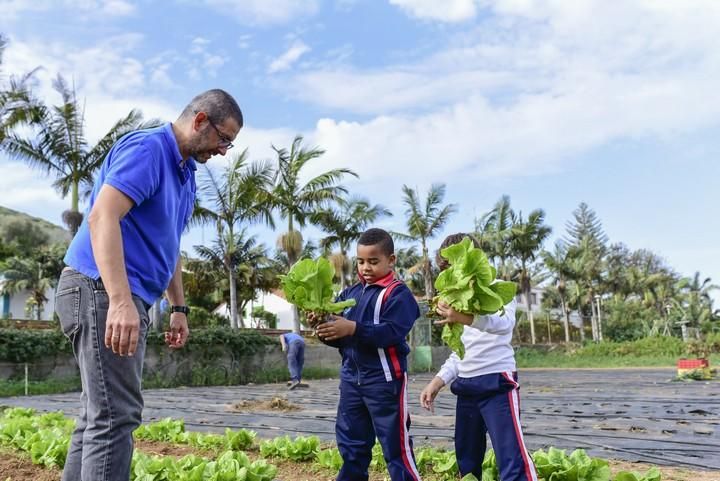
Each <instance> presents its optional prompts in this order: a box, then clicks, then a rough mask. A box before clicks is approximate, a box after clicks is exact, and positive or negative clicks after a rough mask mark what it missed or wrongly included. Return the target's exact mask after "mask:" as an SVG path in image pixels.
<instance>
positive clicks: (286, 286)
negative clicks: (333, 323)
mask: <svg viewBox="0 0 720 481" xmlns="http://www.w3.org/2000/svg"><path fill="white" fill-rule="evenodd" d="M334 276H335V268H334V267H333V266H332V264H330V261H328V260H327V259H325V258H324V257H319V258H318V259H317V260H312V259H303V260H301V261H299V262H297V263H295V265H293V266H292V268H291V269H290V272H288V273H287V275H285V276H281V283H282V288H283V292H285V297H286V298H287V301H288V302H290V303H291V304H295V305H296V306H297V307H298V308H300V309H302V310H304V311H308V312H312V313H314V314H316V318H318V319H320V320H323V319H324V318H325V317H326V316H327V315H328V314H337V313H339V312H342V311H343V310H344V309H345V308H347V307H350V306H354V305H355V300H354V299H348V300H347V301H342V302H333V301H334V298H335V295H334V293H333V277H334Z"/></svg>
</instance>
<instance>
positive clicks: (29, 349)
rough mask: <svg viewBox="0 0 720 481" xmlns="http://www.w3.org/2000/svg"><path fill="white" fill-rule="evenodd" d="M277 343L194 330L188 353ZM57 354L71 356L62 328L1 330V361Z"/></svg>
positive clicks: (161, 339) (155, 336) (156, 336)
mask: <svg viewBox="0 0 720 481" xmlns="http://www.w3.org/2000/svg"><path fill="white" fill-rule="evenodd" d="M147 344H148V346H164V345H165V334H164V333H162V332H157V331H150V332H149V333H148V340H147ZM273 344H275V340H274V339H271V338H269V337H267V336H263V335H262V334H260V333H258V332H255V331H252V330H249V329H240V330H238V329H236V330H232V329H229V328H227V327H213V328H208V329H194V330H191V338H190V342H189V343H188V345H187V346H186V347H185V348H184V351H185V352H195V351H204V350H207V349H208V347H215V346H223V347H224V348H227V349H230V350H232V351H233V352H238V353H243V354H244V355H247V354H252V353H255V352H257V351H258V350H259V349H261V348H262V347H263V346H267V345H273ZM58 354H72V346H71V345H70V342H68V340H67V338H66V337H65V336H64V335H63V333H62V332H61V331H60V330H59V329H42V330H41V329H12V328H7V329H4V328H2V329H0V362H15V363H25V362H28V363H31V362H35V361H39V360H41V359H43V358H47V357H52V356H56V355H58Z"/></svg>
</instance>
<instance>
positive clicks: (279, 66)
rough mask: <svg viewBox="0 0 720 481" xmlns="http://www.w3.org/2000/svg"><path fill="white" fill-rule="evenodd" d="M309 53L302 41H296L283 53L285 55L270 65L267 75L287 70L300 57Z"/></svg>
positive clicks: (308, 48)
mask: <svg viewBox="0 0 720 481" xmlns="http://www.w3.org/2000/svg"><path fill="white" fill-rule="evenodd" d="M309 51H310V47H308V46H307V45H306V44H305V43H304V42H303V41H302V40H296V41H295V42H294V43H293V44H292V45H291V46H290V48H288V49H287V50H286V51H285V53H283V54H282V55H280V56H279V57H278V58H276V59H275V60H273V61H272V62H271V63H270V66H269V67H268V73H271V74H272V73H277V72H282V71H283V70H287V69H289V68H290V67H291V66H292V65H293V64H294V63H295V62H297V61H298V60H299V59H300V57H302V56H303V55H304V54H305V53H307V52H309Z"/></svg>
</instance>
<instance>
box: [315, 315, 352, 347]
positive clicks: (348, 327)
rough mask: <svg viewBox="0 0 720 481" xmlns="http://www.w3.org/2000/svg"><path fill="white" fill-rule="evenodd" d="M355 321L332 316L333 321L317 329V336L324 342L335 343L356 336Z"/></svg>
mask: <svg viewBox="0 0 720 481" xmlns="http://www.w3.org/2000/svg"><path fill="white" fill-rule="evenodd" d="M355 326H356V324H355V321H350V320H348V319H345V318H344V317H340V316H332V321H330V322H324V323H322V324H320V325H319V326H318V328H317V335H318V337H319V338H320V339H321V340H323V341H334V340H336V339H340V338H342V337H346V336H352V335H353V334H355Z"/></svg>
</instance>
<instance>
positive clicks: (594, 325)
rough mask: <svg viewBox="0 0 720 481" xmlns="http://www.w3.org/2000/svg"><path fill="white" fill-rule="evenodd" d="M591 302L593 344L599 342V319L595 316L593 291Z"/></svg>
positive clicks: (590, 297)
mask: <svg viewBox="0 0 720 481" xmlns="http://www.w3.org/2000/svg"><path fill="white" fill-rule="evenodd" d="M589 300H590V328H591V330H592V338H593V342H598V334H597V317H596V316H595V301H594V300H593V297H592V291H591V294H590V296H589Z"/></svg>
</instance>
